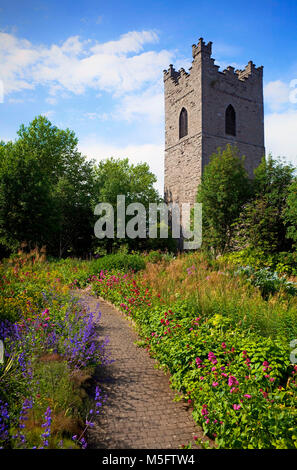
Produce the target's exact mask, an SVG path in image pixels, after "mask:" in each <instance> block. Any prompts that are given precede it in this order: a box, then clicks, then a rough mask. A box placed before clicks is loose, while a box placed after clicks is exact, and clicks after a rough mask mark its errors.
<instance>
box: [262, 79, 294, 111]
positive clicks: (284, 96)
mask: <svg viewBox="0 0 297 470" xmlns="http://www.w3.org/2000/svg"><path fill="white" fill-rule="evenodd" d="M290 92H291V89H290V86H289V84H287V83H285V82H283V81H281V80H275V81H272V82H269V83H267V84H266V85H265V86H264V100H265V104H266V105H267V106H268V108H269V109H270V110H271V111H280V110H282V109H284V107H285V106H287V105H288V103H289V101H290Z"/></svg>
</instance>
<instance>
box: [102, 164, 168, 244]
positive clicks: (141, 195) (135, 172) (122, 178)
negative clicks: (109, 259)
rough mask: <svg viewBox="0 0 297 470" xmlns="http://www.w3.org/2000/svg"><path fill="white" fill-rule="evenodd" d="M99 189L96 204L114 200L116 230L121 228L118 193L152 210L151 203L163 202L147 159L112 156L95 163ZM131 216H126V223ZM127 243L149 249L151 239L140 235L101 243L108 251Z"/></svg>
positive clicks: (131, 201) (127, 201)
mask: <svg viewBox="0 0 297 470" xmlns="http://www.w3.org/2000/svg"><path fill="white" fill-rule="evenodd" d="M95 173H96V177H95V180H96V192H95V199H94V205H96V204H97V203H100V202H108V203H110V204H112V206H113V208H114V214H115V218H114V220H115V225H114V228H115V233H116V230H117V196H118V195H123V196H125V204H126V207H127V206H128V204H131V203H134V202H138V203H141V204H143V206H144V207H145V209H146V210H147V213H148V208H149V204H150V203H154V202H160V200H161V199H160V196H159V194H158V192H157V190H156V189H155V188H154V183H155V182H156V181H157V178H156V176H155V175H154V174H153V173H152V172H151V171H150V169H149V166H148V165H147V163H138V164H135V165H134V164H130V163H129V160H128V158H124V159H115V158H109V159H107V160H103V161H100V162H99V163H98V165H97V166H96V167H95ZM129 219H131V216H126V221H125V222H126V223H127V221H128V220H129ZM123 243H125V244H127V245H128V247H129V248H130V249H135V250H136V249H145V248H146V246H147V243H148V240H140V239H133V240H131V239H128V238H124V239H115V240H111V239H103V240H101V241H99V240H98V244H99V245H100V246H101V247H104V248H105V249H106V250H107V251H108V252H110V251H112V250H114V249H117V248H118V247H119V246H120V245H122V244H123Z"/></svg>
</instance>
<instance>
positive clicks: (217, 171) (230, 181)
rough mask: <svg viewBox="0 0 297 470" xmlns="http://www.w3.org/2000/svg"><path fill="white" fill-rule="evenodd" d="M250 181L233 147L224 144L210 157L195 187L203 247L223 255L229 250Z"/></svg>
mask: <svg viewBox="0 0 297 470" xmlns="http://www.w3.org/2000/svg"><path fill="white" fill-rule="evenodd" d="M250 186H251V184H250V181H249V178H248V175H247V172H246V170H245V168H244V160H243V159H242V158H240V156H239V152H238V150H237V149H236V148H235V147H232V146H231V145H227V147H226V149H225V150H222V149H218V152H217V153H216V154H213V155H212V156H211V157H210V162H209V164H208V165H206V166H205V168H204V173H203V176H202V181H201V184H200V185H199V187H198V194H197V202H200V203H202V204H203V206H202V207H203V212H202V214H203V227H202V228H203V245H204V247H209V248H212V249H213V250H214V251H215V252H216V253H217V252H218V253H222V252H224V251H226V250H228V249H229V248H230V244H231V240H232V237H233V232H234V227H233V224H234V221H235V220H236V218H237V217H238V216H239V213H240V210H241V208H242V206H243V203H244V202H246V201H247V200H248V198H249V195H250V190H251V189H250Z"/></svg>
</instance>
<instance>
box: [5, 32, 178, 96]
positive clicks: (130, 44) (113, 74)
mask: <svg viewBox="0 0 297 470" xmlns="http://www.w3.org/2000/svg"><path fill="white" fill-rule="evenodd" d="M157 41H158V36H157V34H156V33H155V32H154V31H131V32H128V33H127V34H123V35H122V36H120V38H119V39H118V40H116V41H108V42H105V43H101V44H100V43H97V44H95V45H92V42H91V41H90V40H81V39H80V38H79V37H78V36H72V37H69V38H68V39H67V40H66V41H65V42H64V43H63V44H62V45H56V44H52V45H50V46H35V45H33V44H32V43H30V42H29V41H27V40H25V39H19V38H17V37H16V36H14V35H12V34H8V33H0V62H1V71H0V79H2V80H3V82H4V93H5V94H9V93H11V92H16V91H22V90H24V89H33V88H35V87H36V86H37V85H44V86H47V87H48V88H49V93H50V94H51V95H57V94H59V93H61V92H63V91H64V92H65V91H66V92H71V93H74V94H82V93H84V92H85V91H86V89H88V88H92V89H95V90H97V91H107V92H110V93H112V94H114V95H115V96H120V95H123V94H125V93H131V92H135V91H138V90H140V89H141V88H142V87H143V85H144V84H147V83H153V82H154V81H156V80H159V79H160V77H161V75H162V69H164V68H165V67H167V66H168V64H169V63H170V61H171V58H172V53H171V52H170V51H167V50H161V51H153V50H151V51H143V49H144V46H145V45H147V44H152V43H156V42H157Z"/></svg>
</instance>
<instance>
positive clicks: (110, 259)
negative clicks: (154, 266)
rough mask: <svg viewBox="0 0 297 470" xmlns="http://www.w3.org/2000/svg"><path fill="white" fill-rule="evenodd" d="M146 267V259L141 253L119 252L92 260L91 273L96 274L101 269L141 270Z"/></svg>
mask: <svg viewBox="0 0 297 470" xmlns="http://www.w3.org/2000/svg"><path fill="white" fill-rule="evenodd" d="M144 268H145V260H144V259H143V258H142V257H141V256H140V255H136V254H135V255H127V254H122V253H117V254H113V255H106V256H104V257H103V258H98V259H97V260H93V261H91V262H90V266H89V275H91V276H92V275H96V274H98V273H99V272H100V271H105V270H107V271H112V270H115V271H134V272H137V271H140V270H141V269H144Z"/></svg>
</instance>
